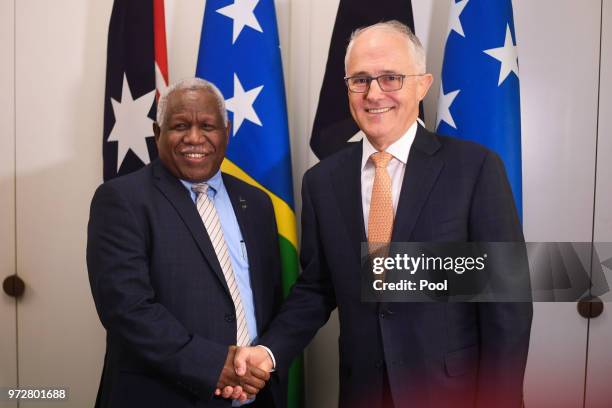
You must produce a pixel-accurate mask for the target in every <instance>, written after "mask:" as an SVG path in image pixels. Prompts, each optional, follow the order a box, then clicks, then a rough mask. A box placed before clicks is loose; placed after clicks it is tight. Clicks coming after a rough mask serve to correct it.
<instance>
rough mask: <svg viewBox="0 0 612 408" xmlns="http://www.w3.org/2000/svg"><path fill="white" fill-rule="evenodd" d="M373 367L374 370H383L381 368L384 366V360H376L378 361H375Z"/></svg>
mask: <svg viewBox="0 0 612 408" xmlns="http://www.w3.org/2000/svg"><path fill="white" fill-rule="evenodd" d="M374 366H375V367H376V368H383V367H384V366H385V362H384V360H378V361H376V363H375V364H374Z"/></svg>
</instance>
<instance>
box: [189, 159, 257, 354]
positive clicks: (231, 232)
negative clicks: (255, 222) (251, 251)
mask: <svg viewBox="0 0 612 408" xmlns="http://www.w3.org/2000/svg"><path fill="white" fill-rule="evenodd" d="M181 183H183V185H184V186H185V188H186V189H187V190H188V191H189V194H190V196H191V200H192V201H193V202H194V204H195V202H196V193H195V192H194V191H192V190H191V186H192V185H193V183H191V182H189V181H185V180H181ZM206 183H207V184H208V186H209V188H208V191H207V193H208V198H210V199H211V200H212V201H213V203H214V205H215V209H216V210H217V214H218V215H219V222H220V223H221V229H222V230H223V236H224V238H225V242H226V244H227V249H228V251H229V254H230V259H231V263H232V269H233V270H234V276H235V278H236V283H237V284H238V290H239V291H240V299H241V300H242V307H243V308H244V314H245V316H246V321H247V330H248V331H249V338H250V339H251V342H253V341H254V340H255V339H256V338H257V321H256V320H255V305H254V303H253V291H252V290H251V278H250V276H249V259H248V254H247V251H246V245H245V244H244V240H243V238H242V233H241V232H240V226H239V225H238V219H237V218H236V214H234V207H232V202H231V201H230V198H229V195H228V194H227V190H226V189H225V185H224V184H223V178H222V177H221V170H219V171H218V172H217V173H216V174H215V175H214V176H212V177H211V178H210V179H209V180H208V181H207V182H206Z"/></svg>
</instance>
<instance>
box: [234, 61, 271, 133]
mask: <svg viewBox="0 0 612 408" xmlns="http://www.w3.org/2000/svg"><path fill="white" fill-rule="evenodd" d="M262 89H263V85H261V86H258V87H257V88H253V89H251V90H249V91H247V92H245V91H244V88H243V87H242V84H241V83H240V80H239V79H238V75H236V73H234V96H233V97H232V98H230V99H228V100H226V101H225V104H226V106H227V110H229V111H231V112H233V113H234V131H233V136H236V133H238V130H239V129H240V126H242V122H244V120H245V119H247V120H250V121H251V122H253V123H255V124H256V125H259V126H262V124H261V121H260V120H259V116H257V113H256V112H255V109H253V103H254V102H255V99H257V96H258V95H259V93H260V92H261V90H262Z"/></svg>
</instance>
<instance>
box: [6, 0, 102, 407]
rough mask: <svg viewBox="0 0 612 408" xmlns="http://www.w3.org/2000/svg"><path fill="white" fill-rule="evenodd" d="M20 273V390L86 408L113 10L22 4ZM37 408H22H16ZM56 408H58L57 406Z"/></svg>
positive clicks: (94, 340)
mask: <svg viewBox="0 0 612 408" xmlns="http://www.w3.org/2000/svg"><path fill="white" fill-rule="evenodd" d="M16 6H17V10H16V11H17V14H16V15H17V17H16V21H17V34H16V35H17V52H16V61H17V65H16V67H17V75H16V89H17V99H16V111H17V155H16V157H17V159H16V160H17V226H18V228H17V263H18V269H19V273H20V275H22V276H23V277H24V280H25V281H26V284H27V285H28V290H27V292H26V295H25V296H24V298H23V299H22V300H21V301H20V305H19V365H20V367H19V369H20V382H21V384H22V385H24V386H36V387H38V386H60V387H68V388H69V395H70V397H69V399H68V401H66V402H64V403H61V404H57V405H56V406H58V407H60V406H61V407H75V408H76V407H85V406H92V404H93V402H94V401H95V396H96V392H97V387H98V383H99V378H100V373H101V363H102V359H103V356H104V335H103V330H102V327H101V325H100V323H99V320H98V317H97V315H96V312H95V310H94V305H93V301H92V298H91V292H90V289H89V282H88V279H87V269H86V266H85V244H86V227H87V220H88V216H89V202H90V200H91V197H92V195H93V192H94V189H95V188H96V187H97V185H98V184H99V183H100V182H101V174H102V171H101V170H102V161H101V145H102V118H103V115H102V113H103V98H104V78H105V64H106V36H107V29H108V22H109V17H110V12H111V8H112V1H111V0H103V1H80V0H63V1H61V2H49V1H43V0H19V1H17V2H16ZM30 406H32V407H37V406H40V404H39V403H37V402H22V403H21V407H30ZM54 406H55V405H54Z"/></svg>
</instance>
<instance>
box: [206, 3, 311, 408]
mask: <svg viewBox="0 0 612 408" xmlns="http://www.w3.org/2000/svg"><path fill="white" fill-rule="evenodd" d="M196 75H197V76H198V77H200V78H204V79H206V80H208V81H210V82H212V83H214V84H215V85H217V86H218V87H219V89H220V90H221V92H222V93H223V96H224V98H225V102H226V106H227V110H228V113H229V117H230V121H231V123H232V129H231V132H230V140H229V144H228V147H227V152H226V158H225V160H224V161H223V164H222V165H221V170H222V171H224V172H226V173H229V174H231V175H233V176H236V177H238V178H240V179H242V180H243V181H245V182H247V183H250V184H252V185H255V186H257V187H259V188H261V189H262V190H263V191H265V192H266V193H267V194H268V195H269V196H270V198H271V200H272V204H273V205H274V212H275V215H276V224H277V227H278V233H279V246H280V255H281V261H282V266H283V289H284V292H285V294H287V293H288V292H289V288H290V287H291V286H292V284H293V283H294V282H295V279H296V278H297V275H298V271H299V269H298V256H297V230H296V225H295V212H294V210H293V208H294V207H293V185H292V176H291V154H290V149H289V130H288V124H287V108H286V102H285V87H284V82H283V70H282V64H281V55H280V44H279V39H278V30H277V26H276V13H275V10H274V2H273V0H207V1H206V7H205V10H204V22H203V26H202V35H201V38H200V49H199V54H198V65H197V69H196ZM287 402H288V407H290V408H298V407H300V406H301V405H302V404H301V403H302V359H301V357H299V358H297V359H296V361H295V362H294V364H293V365H292V367H291V369H290V371H289V385H288V401H287Z"/></svg>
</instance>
